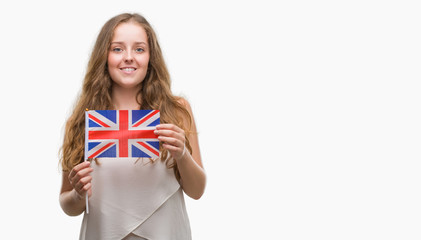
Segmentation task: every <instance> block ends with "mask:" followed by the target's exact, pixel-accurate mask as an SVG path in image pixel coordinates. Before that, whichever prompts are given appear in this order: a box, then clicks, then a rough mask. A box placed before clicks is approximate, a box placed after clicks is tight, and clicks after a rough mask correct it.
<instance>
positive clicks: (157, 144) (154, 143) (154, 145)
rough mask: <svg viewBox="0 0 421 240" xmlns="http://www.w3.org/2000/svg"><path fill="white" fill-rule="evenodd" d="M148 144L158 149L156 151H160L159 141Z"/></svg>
mask: <svg viewBox="0 0 421 240" xmlns="http://www.w3.org/2000/svg"><path fill="white" fill-rule="evenodd" d="M146 143H148V144H150V145H152V147H154V148H156V149H159V142H157V141H154V142H152V141H147V142H146Z"/></svg>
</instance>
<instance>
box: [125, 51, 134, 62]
mask: <svg viewBox="0 0 421 240" xmlns="http://www.w3.org/2000/svg"><path fill="white" fill-rule="evenodd" d="M125 53H126V54H125V55H124V61H125V62H131V61H133V53H132V51H125Z"/></svg>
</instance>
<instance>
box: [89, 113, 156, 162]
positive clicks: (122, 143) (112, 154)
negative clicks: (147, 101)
mask: <svg viewBox="0 0 421 240" xmlns="http://www.w3.org/2000/svg"><path fill="white" fill-rule="evenodd" d="M159 123H160V112H159V110H89V111H86V112H85V159H88V158H117V157H147V158H157V157H159V141H158V136H157V135H155V134H154V130H155V128H156V125H158V124H159Z"/></svg>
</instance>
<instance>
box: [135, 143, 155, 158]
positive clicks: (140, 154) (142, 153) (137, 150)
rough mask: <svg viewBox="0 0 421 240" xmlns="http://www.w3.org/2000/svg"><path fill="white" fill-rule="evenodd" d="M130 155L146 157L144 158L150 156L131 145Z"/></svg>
mask: <svg viewBox="0 0 421 240" xmlns="http://www.w3.org/2000/svg"><path fill="white" fill-rule="evenodd" d="M132 156H133V157H146V158H150V157H151V156H149V155H148V154H146V153H144V152H143V151H141V150H140V149H139V148H137V147H135V146H133V145H132Z"/></svg>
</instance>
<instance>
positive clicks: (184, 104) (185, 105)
mask: <svg viewBox="0 0 421 240" xmlns="http://www.w3.org/2000/svg"><path fill="white" fill-rule="evenodd" d="M177 101H178V103H180V104H181V105H182V106H183V107H185V108H186V109H187V111H189V113H190V114H191V113H192V109H191V106H190V103H189V101H187V99H185V98H183V97H179V98H178V99H177Z"/></svg>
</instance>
